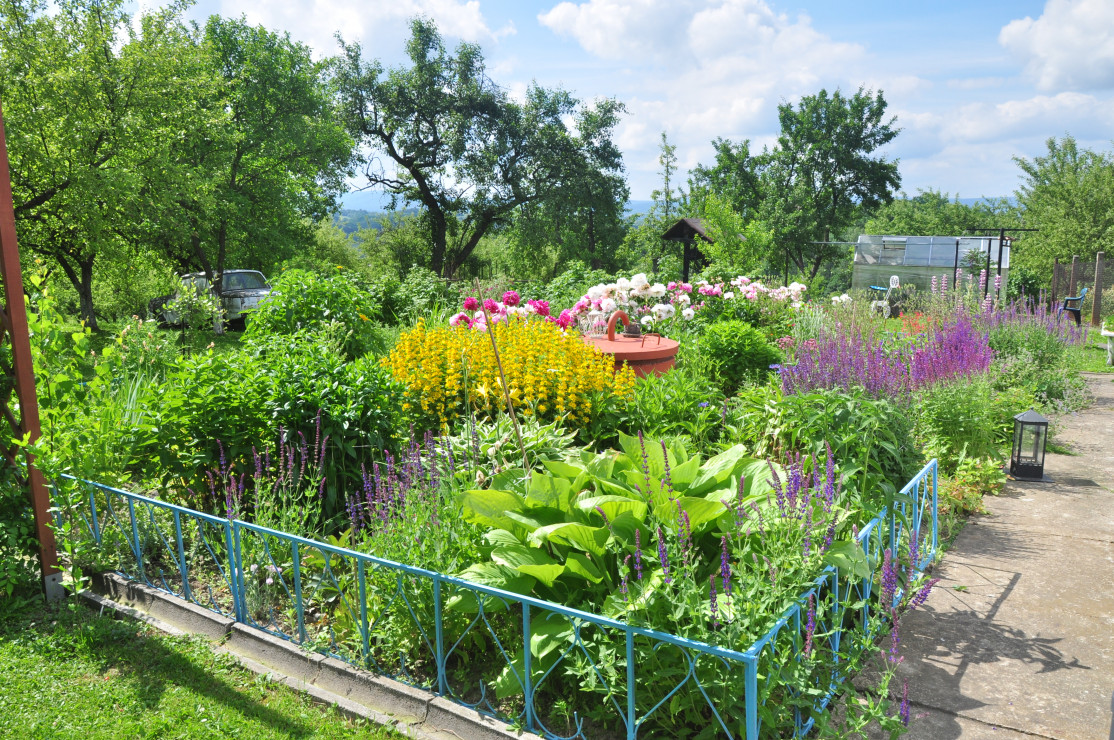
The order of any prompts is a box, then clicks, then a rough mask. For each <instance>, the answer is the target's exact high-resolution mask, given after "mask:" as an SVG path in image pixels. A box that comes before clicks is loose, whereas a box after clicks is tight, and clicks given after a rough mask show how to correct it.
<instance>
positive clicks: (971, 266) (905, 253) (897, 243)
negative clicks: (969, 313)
mask: <svg viewBox="0 0 1114 740" xmlns="http://www.w3.org/2000/svg"><path fill="white" fill-rule="evenodd" d="M1009 267H1010V242H1009V239H1008V238H1007V239H1005V240H1001V241H1000V240H999V238H998V237H997V236H880V235H875V234H863V235H862V236H860V237H859V241H858V242H857V243H856V244H855V264H854V268H853V270H852V273H851V287H852V288H863V289H869V288H870V287H871V286H885V285H888V284H889V279H890V277H891V276H894V275H896V276H897V277H898V279H899V280H900V281H901V285H916V286H917V290H928V289H929V287H930V285H931V282H932V278H933V277H936V278H937V279H938V282H939V281H942V279H943V278H945V277H946V278H947V279H948V282H949V283H950V284H953V285H954V284H955V277H956V274H957V273H958V272H959V270H963V271H964V273H966V274H976V275H977V274H978V273H979V272H980V271H981V270H986V271H987V274H988V275H996V274H999V273H1001V275H1002V285H1001V289H1002V290H1003V291H1004V290H1005V288H1006V282H1007V280H1008V279H1009ZM987 282H988V284H989V285H990V290H993V289H994V288H993V286H994V282H993V280H992V279H991V280H988V281H987Z"/></svg>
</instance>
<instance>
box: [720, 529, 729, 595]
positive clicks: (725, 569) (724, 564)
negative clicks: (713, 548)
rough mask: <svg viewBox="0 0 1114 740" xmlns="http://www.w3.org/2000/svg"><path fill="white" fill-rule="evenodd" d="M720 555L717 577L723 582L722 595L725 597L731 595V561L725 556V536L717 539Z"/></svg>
mask: <svg viewBox="0 0 1114 740" xmlns="http://www.w3.org/2000/svg"><path fill="white" fill-rule="evenodd" d="M719 546H720V555H719V576H720V579H721V580H722V581H723V593H724V594H725V595H727V596H730V595H731V560H730V558H729V556H728V554H727V537H726V535H725V536H723V537H720V538H719Z"/></svg>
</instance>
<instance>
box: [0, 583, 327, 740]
mask: <svg viewBox="0 0 1114 740" xmlns="http://www.w3.org/2000/svg"><path fill="white" fill-rule="evenodd" d="M40 603H41V602H40ZM44 616H45V619H49V620H52V621H51V622H47V621H45V619H44V620H43V621H41V622H40V624H39V625H38V626H37V627H33V629H38V630H40V632H41V633H42V641H43V643H44V644H46V645H49V646H50V647H49V648H47V649H46V650H44V652H45V653H46V654H47V655H48V656H49V657H51V658H55V657H56V658H62V659H64V658H65V657H66V656H67V655H68V654H72V655H73V656H74V657H75V658H80V659H82V660H84V661H87V662H89V663H91V664H93V666H95V668H96V670H97V671H98V672H99V674H100V675H102V676H104V677H105V679H106V680H107V679H108V678H109V677H111V678H112V680H114V681H116V682H117V683H118V685H121V686H126V687H127V689H128V691H130V692H132V694H133V696H134V697H135V701H136V703H137V704H138V705H139V706H141V707H142V708H143V709H144V710H146V711H149V712H151V713H152V715H153V716H157V715H158V714H160V713H161V712H164V711H167V709H168V707H167V705H166V703H165V702H164V698H165V697H166V694H167V693H168V692H169V691H171V690H172V689H174V688H175V687H177V688H179V689H181V690H182V691H183V692H185V693H182V694H179V692H174V693H175V701H177V702H185V703H186V704H191V703H194V702H195V701H196V698H195V699H194V701H193V702H191V700H190V699H189V695H190V694H192V695H194V696H195V697H204V698H206V699H208V700H210V701H212V702H214V703H217V704H220V705H222V706H223V707H224V708H225V709H226V710H227V711H230V712H235V713H237V714H239V715H241V716H242V717H243V718H245V719H247V720H250V721H253V722H258V723H260V724H264V725H267V726H268V727H269V728H270V729H271V730H272V731H273V732H274V733H276V734H280V735H282V736H285V737H291V738H302V737H310V736H313V735H314V734H315V730H314V728H312V727H310V726H308V725H306V724H304V723H302V722H299V721H297V720H295V719H292V718H290V717H289V716H287V715H284V714H283V713H282V712H280V711H277V710H275V709H272V708H271V707H269V706H266V705H265V704H263V703H262V701H263V699H264V698H265V697H266V694H264V693H262V692H260V691H258V690H252V689H245V688H241V687H237V686H236V685H235V684H234V683H232V682H230V681H228V680H226V679H224V678H222V677H221V674H229V673H231V672H233V671H240V670H243V669H242V668H240V667H239V666H237V665H236V664H235V663H234V661H232V660H231V659H226V658H224V657H223V656H216V655H213V654H212V653H211V652H210V651H211V647H210V646H209V644H208V643H205V642H204V641H203V640H201V639H200V638H188V639H186V640H182V641H176V643H168V639H167V638H165V637H161V636H155V635H152V636H148V635H146V634H144V633H143V632H141V631H140V629H141V628H140V626H139V625H136V624H134V623H132V622H126V621H120V620H116V619H111V618H109V616H108V615H107V614H106V615H104V616H98V615H97V614H96V613H94V612H90V611H87V610H85V609H84V608H83V607H80V606H76V605H71V604H64V605H61V606H60V607H47V608H46V609H45V610H43V609H41V607H40V610H39V611H38V614H33V615H32V618H40V619H41V618H42V617H44ZM47 624H52V627H53V631H51V630H50V629H44V627H45V625H47ZM6 626H7V627H8V629H7V630H5V631H7V632H9V633H10V632H11V631H12V628H13V627H14V626H15V625H14V624H12V622H9V623H8V624H7V625H6ZM3 639H5V635H3V634H0V640H3ZM46 657H47V656H44V659H46ZM226 661H227V662H226ZM249 680H250V679H249Z"/></svg>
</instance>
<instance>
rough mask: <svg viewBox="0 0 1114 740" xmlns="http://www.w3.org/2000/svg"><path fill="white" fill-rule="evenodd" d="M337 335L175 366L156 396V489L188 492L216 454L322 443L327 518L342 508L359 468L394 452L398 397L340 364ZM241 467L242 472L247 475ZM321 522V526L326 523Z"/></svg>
mask: <svg viewBox="0 0 1114 740" xmlns="http://www.w3.org/2000/svg"><path fill="white" fill-rule="evenodd" d="M344 337H345V335H344V334H343V333H341V332H340V331H339V330H338V329H337V328H336V327H333V328H325V329H323V330H321V331H318V332H311V331H307V330H302V331H299V332H297V333H294V334H291V335H272V336H269V337H262V338H258V339H254V340H250V341H247V342H245V344H244V346H243V347H242V349H241V350H240V351H235V352H225V353H221V354H217V353H214V352H205V353H202V354H199V355H196V356H194V357H189V358H182V359H180V360H179V361H178V362H177V363H176V365H175V367H174V368H173V370H172V371H171V372H170V373H169V374H168V376H167V380H166V383H165V385H164V386H162V387H161V388H160V393H161V398H160V401H159V403H158V404H157V405H156V407H155V409H154V410H153V413H156V414H157V420H156V425H155V426H156V428H157V430H158V436H157V440H156V441H157V445H156V448H155V449H154V450H153V452H152V455H151V457H150V458H149V459H148V464H149V465H150V466H151V469H150V473H151V475H153V476H156V475H157V476H158V477H159V478H160V479H161V480H162V482H163V485H165V486H168V487H172V488H177V487H179V486H180V485H182V481H183V480H184V481H185V484H186V485H189V486H191V487H195V488H196V487H197V486H198V485H199V483H200V479H201V471H202V470H204V469H207V468H212V467H213V466H214V465H215V464H216V462H217V461H218V460H219V459H220V457H221V448H222V447H223V450H224V453H225V455H226V456H227V458H228V459H230V460H251V458H252V450H253V448H255V449H262V448H263V447H264V446H266V445H269V444H271V443H272V441H273V440H275V439H277V438H278V437H279V436H280V430H285V432H286V433H287V434H289V435H298V434H299V433H300V434H301V435H304V437H305V438H306V439H308V440H314V439H317V423H318V414H320V423H321V432H320V433H321V435H322V436H328V437H329V441H330V453H329V455H328V456H327V457H326V459H325V461H324V463H323V468H322V471H323V475H324V477H325V478H326V479H327V487H326V500H325V507H326V509H327V510H328V512H329V516H331V515H332V514H334V513H335V512H336V511H337V510H338V507H341V506H343V503H344V500H343V499H344V495H346V494H345V491H346V490H347V487H348V486H351V485H354V484H355V482H358V481H359V480H360V466H361V464H365V463H368V462H369V460H370V458H371V457H372V456H373V455H377V454H379V453H380V451H381V450H383V449H391V448H393V447H394V446H395V444H396V436H397V435H398V433H399V432H400V430H401V429H402V428H403V426H404V425H403V418H402V411H401V406H400V401H399V398H400V396H401V391H400V389H399V388H398V386H397V384H395V383H394V382H393V381H392V380H391V379H390V377H389V375H388V374H387V373H386V371H384V370H383V369H382V368H380V367H379V365H378V362H377V361H376V360H375V359H374V358H373V357H363V358H360V359H358V360H356V361H355V362H350V363H346V362H345V361H344V359H343V351H342V349H341V343H342V342H343V340H344ZM247 467H250V465H248V466H247ZM329 516H326V517H325V518H326V519H327V518H329Z"/></svg>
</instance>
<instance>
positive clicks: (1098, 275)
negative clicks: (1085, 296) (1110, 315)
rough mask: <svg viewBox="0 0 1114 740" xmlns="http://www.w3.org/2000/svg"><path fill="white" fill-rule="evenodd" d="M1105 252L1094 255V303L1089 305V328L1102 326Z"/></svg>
mask: <svg viewBox="0 0 1114 740" xmlns="http://www.w3.org/2000/svg"><path fill="white" fill-rule="evenodd" d="M1105 261H1106V252H1099V253H1098V254H1096V255H1095V289H1094V298H1095V299H1094V303H1092V304H1091V326H1102V268H1103V262H1105Z"/></svg>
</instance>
